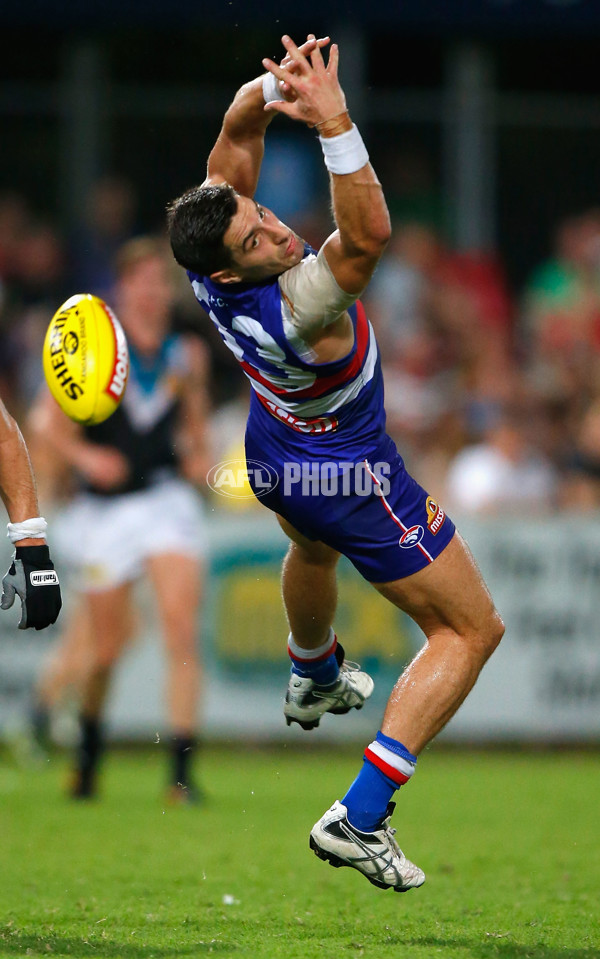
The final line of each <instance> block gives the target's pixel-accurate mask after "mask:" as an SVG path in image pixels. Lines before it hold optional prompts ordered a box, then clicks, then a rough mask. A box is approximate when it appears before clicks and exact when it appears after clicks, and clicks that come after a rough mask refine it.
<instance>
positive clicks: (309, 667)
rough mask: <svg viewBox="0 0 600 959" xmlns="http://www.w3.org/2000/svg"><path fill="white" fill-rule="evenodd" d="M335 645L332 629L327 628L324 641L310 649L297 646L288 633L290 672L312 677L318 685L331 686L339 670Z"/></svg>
mask: <svg viewBox="0 0 600 959" xmlns="http://www.w3.org/2000/svg"><path fill="white" fill-rule="evenodd" d="M337 645H338V642H337V637H336V635H335V633H334V631H333V629H330V630H329V633H328V635H327V639H326V640H325V642H324V643H323V644H322V645H321V646H319V647H318V648H317V649H312V650H309V649H303V648H302V647H301V646H298V644H297V643H296V641H295V640H294V637H293V636H292V634H291V633H290V635H289V637H288V653H289V656H290V659H291V661H292V672H293V673H296V674H297V675H298V676H304V677H307V678H308V679H312V681H313V682H314V683H317V685H318V686H331V685H332V683H335V681H336V680H337V678H338V675H339V671H340V667H339V664H338V657H337V656H336V649H337Z"/></svg>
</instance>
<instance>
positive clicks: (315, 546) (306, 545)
mask: <svg viewBox="0 0 600 959" xmlns="http://www.w3.org/2000/svg"><path fill="white" fill-rule="evenodd" d="M276 516H277V520H278V522H279V525H280V526H281V528H282V530H283V532H284V533H285V534H286V536H287V537H288V538H289V539H291V541H292V543H293V544H294V545H295V546H297V547H298V549H299V550H300V552H301V555H302V556H303V557H305V558H306V559H307V560H308V561H309V562H312V563H317V564H323V565H326V566H335V564H336V563H337V561H338V560H339V558H340V553H338V551H337V550H335V549H333V548H332V547H331V546H328V545H327V544H326V543H323V542H321V540H314V539H308V537H307V536H303V535H302V533H300V532H298V530H297V529H296V528H295V527H294V526H292V524H291V523H290V522H289V521H288V520H287V519H284V518H283V516H280V515H279V514H278V513H277V514H276Z"/></svg>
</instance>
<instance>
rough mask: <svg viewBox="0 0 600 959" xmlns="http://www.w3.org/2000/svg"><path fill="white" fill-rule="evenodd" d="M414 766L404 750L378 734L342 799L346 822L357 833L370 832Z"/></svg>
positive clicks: (405, 749) (410, 774)
mask: <svg viewBox="0 0 600 959" xmlns="http://www.w3.org/2000/svg"><path fill="white" fill-rule="evenodd" d="M416 763H417V757H416V756H414V755H413V754H412V753H411V752H409V750H408V749H407V748H406V746H405V745H404V744H403V743H401V742H399V741H398V740H397V739H392V738H391V737H390V736H385V735H384V734H383V733H382V732H378V733H377V736H376V738H375V740H374V741H373V742H372V743H370V744H369V745H368V746H367V748H366V750H365V757H364V762H363V766H362V769H361V771H360V772H359V774H358V776H357V777H356V779H355V780H354V782H353V783H352V785H351V786H350V789H349V790H348V792H347V793H346V795H345V796H344V798H343V799H342V803H343V804H344V806H345V807H346V809H347V811H348V822H349V823H350V825H352V826H354V827H355V828H356V829H360V830H361V832H374V831H375V829H377V828H378V827H379V826H380V824H381V822H382V820H383V819H384V818H385V814H386V811H387V807H388V803H389V801H390V799H391V798H392V796H393V795H394V793H395V791H396V790H397V789H399V788H400V786H402V785H404V783H406V782H408V780H409V779H410V777H411V776H412V774H413V772H414V770H415V766H416Z"/></svg>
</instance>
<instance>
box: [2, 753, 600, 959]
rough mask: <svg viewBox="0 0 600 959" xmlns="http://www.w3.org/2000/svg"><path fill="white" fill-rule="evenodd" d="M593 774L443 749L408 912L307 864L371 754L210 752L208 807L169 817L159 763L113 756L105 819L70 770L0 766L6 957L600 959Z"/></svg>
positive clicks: (414, 797) (356, 882)
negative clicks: (70, 794) (70, 792)
mask: <svg viewBox="0 0 600 959" xmlns="http://www.w3.org/2000/svg"><path fill="white" fill-rule="evenodd" d="M157 749H158V747H157ZM597 759H598V757H597V754H594V753H572V752H556V753H535V752H534V753H527V752H515V753H510V754H509V753H498V752H494V751H491V752H487V753H486V752H477V753H472V752H447V751H445V750H443V749H442V748H441V747H433V748H432V749H429V750H428V751H427V752H426V753H425V754H424V755H423V757H422V759H421V761H420V763H419V770H418V773H417V775H416V777H415V778H414V780H413V781H412V782H411V784H410V785H409V786H408V787H407V788H405V789H404V790H403V791H402V793H401V797H400V799H399V805H398V809H397V811H396V814H395V816H394V820H393V824H394V825H395V826H396V827H397V829H398V838H399V841H400V845H401V846H402V847H403V848H404V850H405V852H406V853H407V854H408V855H409V857H411V858H414V859H415V860H416V861H417V862H418V863H419V865H421V866H422V867H423V868H424V870H425V872H426V873H427V883H426V884H425V886H424V887H423V888H422V889H420V890H415V891H411V892H409V893H406V894H403V895H398V894H397V893H394V892H392V891H380V890H377V889H375V887H373V886H371V885H370V884H369V883H368V882H367V881H366V880H365V879H364V878H363V877H361V876H359V875H358V874H357V873H355V872H354V871H353V870H349V869H336V870H334V869H332V868H331V867H330V866H329V865H327V864H326V863H323V862H321V861H319V860H318V859H317V858H316V856H314V855H313V854H312V853H311V852H310V851H309V849H308V833H309V831H310V828H311V826H312V824H313V822H314V821H315V820H316V819H317V818H319V816H320V815H321V814H322V812H323V811H324V810H325V809H326V808H327V807H328V806H329V805H330V804H331V802H332V801H333V800H334V799H335V798H337V797H339V796H341V795H342V794H343V792H344V789H345V787H346V786H347V785H348V784H349V782H350V781H351V779H352V778H353V777H354V775H355V773H356V771H357V770H358V766H359V763H360V747H358V748H356V749H354V750H348V748H347V747H344V749H343V750H341V751H340V750H337V749H335V748H334V747H329V748H325V749H317V748H315V747H314V746H313V745H309V746H308V747H307V748H306V749H305V750H303V751H299V750H297V749H293V750H292V749H285V748H278V749H254V748H251V747H246V748H243V749H240V750H233V749H230V748H222V749H219V748H217V747H211V748H209V749H207V750H206V752H205V753H204V755H203V756H202V760H201V767H202V771H203V775H202V779H203V783H204V785H205V786H206V788H207V792H208V797H207V802H206V804H205V805H204V806H202V807H200V808H193V807H175V808H173V807H169V806H167V805H165V804H164V802H163V801H162V777H163V775H164V772H165V765H164V761H163V758H162V756H159V755H158V753H157V752H156V751H144V752H141V751H140V752H131V753H127V752H123V751H114V752H112V753H111V754H109V756H108V758H107V762H106V768H105V774H104V777H103V781H102V798H101V800H100V801H97V802H79V803H74V802H70V801H68V800H66V799H65V798H64V797H63V794H62V788H63V785H64V781H65V777H66V768H67V767H66V761H65V758H64V757H61V756H57V757H52V758H51V759H50V760H49V761H48V762H46V763H44V764H43V765H42V766H41V767H36V768H29V769H19V768H17V767H13V766H11V765H10V764H7V763H5V764H3V765H2V766H0V806H1V812H0V830H1V831H0V835H1V837H2V840H1V841H2V846H3V852H2V860H3V864H2V867H1V871H0V875H1V876H2V878H1V879H0V887H1V889H2V893H1V897H0V956H2V957H11V956H16V955H29V956H34V957H42V956H44V957H47V956H49V955H55V956H71V957H89V956H97V957H101V959H113V957H114V959H142V957H143V959H151V957H156V959H185V957H188V956H195V957H201V956H204V955H215V956H233V957H240V959H241V957H248V959H263V957H264V959H266V957H269V959H270V957H285V959H313V957H314V959H317V957H318V959H340V957H342V959H343V957H349V959H351V957H358V956H366V957H372V959H376V957H377V959H381V957H392V956H394V957H395V956H398V957H399V956H403V957H404V956H410V957H411V959H413V957H414V959H431V957H435V956H444V957H445V959H459V957H469V959H484V957H502V959H526V957H531V959H571V957H573V959H591V957H600V918H599V915H600V910H599V908H598V905H599V902H598V899H599V897H598V893H599V890H600V854H599V844H598V838H599V832H600V831H599V829H598V826H599V819H600V815H599V812H598V810H599V804H598V795H599V794H600V769H599V766H598V761H597Z"/></svg>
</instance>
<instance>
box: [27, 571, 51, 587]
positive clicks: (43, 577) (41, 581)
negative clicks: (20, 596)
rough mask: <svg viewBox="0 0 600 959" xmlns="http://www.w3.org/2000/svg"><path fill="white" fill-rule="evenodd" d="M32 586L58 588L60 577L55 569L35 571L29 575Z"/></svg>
mask: <svg viewBox="0 0 600 959" xmlns="http://www.w3.org/2000/svg"><path fill="white" fill-rule="evenodd" d="M29 582H30V583H31V585H32V586H58V575H57V573H56V571H55V570H53V569H34V570H32V571H31V573H30V574H29Z"/></svg>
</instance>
